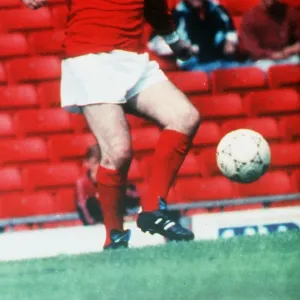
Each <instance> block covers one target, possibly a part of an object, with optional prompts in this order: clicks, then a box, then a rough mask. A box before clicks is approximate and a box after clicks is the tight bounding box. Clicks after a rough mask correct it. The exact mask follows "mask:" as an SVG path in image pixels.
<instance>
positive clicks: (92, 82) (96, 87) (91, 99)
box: [61, 50, 167, 113]
mask: <svg viewBox="0 0 300 300" xmlns="http://www.w3.org/2000/svg"><path fill="white" fill-rule="evenodd" d="M164 80H167V77H166V76H165V74H164V73H163V71H162V70H161V69H160V68H159V65H158V63H157V62H155V61H150V60H149V55H148V54H147V53H143V54H137V53H134V52H128V51H122V50H114V51H112V52H109V53H98V54H87V55H82V56H78V57H74V58H67V59H64V60H63V61H62V77H61V106H62V107H63V108H65V109H67V110H68V111H70V112H74V113H82V109H81V107H82V106H85V105H90V104H98V103H115V104H121V103H126V102H127V101H128V100H129V99H130V98H131V97H133V96H135V95H137V94H138V93H140V92H141V91H143V90H145V89H146V88H148V87H150V86H152V85H154V84H156V83H158V82H161V81H164Z"/></svg>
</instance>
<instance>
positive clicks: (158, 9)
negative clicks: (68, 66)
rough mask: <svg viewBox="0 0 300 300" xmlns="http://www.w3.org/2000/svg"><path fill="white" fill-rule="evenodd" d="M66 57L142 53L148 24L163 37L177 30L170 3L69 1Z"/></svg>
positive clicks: (157, 0) (155, 0)
mask: <svg viewBox="0 0 300 300" xmlns="http://www.w3.org/2000/svg"><path fill="white" fill-rule="evenodd" d="M68 6H69V15H68V21H67V28H66V39H65V43H64V45H65V50H66V55H67V57H74V56H79V55H84V54H89V53H98V52H109V51H112V50H126V51H133V52H140V51H141V50H142V43H141V37H142V30H143V24H144V22H145V21H147V22H149V23H150V25H152V26H153V27H154V29H155V30H156V31H157V32H158V33H160V34H168V33H171V32H172V31H173V30H174V28H175V27H174V23H173V21H172V16H171V13H170V11H169V9H168V4H167V0H69V4H68Z"/></svg>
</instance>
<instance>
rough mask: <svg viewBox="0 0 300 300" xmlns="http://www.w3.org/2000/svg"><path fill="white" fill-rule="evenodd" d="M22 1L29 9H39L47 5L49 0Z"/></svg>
mask: <svg viewBox="0 0 300 300" xmlns="http://www.w3.org/2000/svg"><path fill="white" fill-rule="evenodd" d="M22 1H23V3H24V4H25V5H26V6H27V7H29V8H31V9H38V8H40V7H42V6H44V5H45V4H46V3H47V0H22Z"/></svg>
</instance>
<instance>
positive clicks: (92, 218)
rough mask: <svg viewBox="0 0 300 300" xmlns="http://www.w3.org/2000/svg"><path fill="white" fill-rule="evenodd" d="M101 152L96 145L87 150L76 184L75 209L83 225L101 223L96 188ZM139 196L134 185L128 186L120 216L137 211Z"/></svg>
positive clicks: (100, 211)
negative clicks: (81, 172)
mask: <svg viewBox="0 0 300 300" xmlns="http://www.w3.org/2000/svg"><path fill="white" fill-rule="evenodd" d="M100 159H101V152H100V148H99V146H98V145H94V146H92V147H90V148H88V150H87V153H86V156H85V161H84V167H85V169H86V172H85V174H84V175H83V176H82V177H80V178H79V179H78V180H77V182H76V199H75V200H76V207H77V210H78V213H79V216H80V219H81V221H82V222H83V224H84V225H92V224H97V223H103V216H102V210H101V207H100V202H99V200H98V199H99V197H101V195H98V192H97V186H96V184H97V183H96V174H97V171H98V166H99V162H100ZM139 202H140V196H139V194H138V192H137V190H136V187H135V185H133V184H128V185H127V190H126V195H125V199H123V204H124V205H123V208H122V210H123V211H122V212H120V213H121V214H123V215H125V214H126V212H128V211H130V210H132V211H137V210H138V208H139Z"/></svg>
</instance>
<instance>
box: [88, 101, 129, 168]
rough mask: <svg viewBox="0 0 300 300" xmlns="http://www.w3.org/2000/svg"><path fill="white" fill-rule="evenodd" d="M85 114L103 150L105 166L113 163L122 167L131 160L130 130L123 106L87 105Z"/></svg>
mask: <svg viewBox="0 0 300 300" xmlns="http://www.w3.org/2000/svg"><path fill="white" fill-rule="evenodd" d="M83 113H84V116H85V118H86V120H87V122H88V124H89V127H90V129H91V130H92V132H93V134H94V135H95V137H96V139H97V141H98V143H99V146H100V148H101V155H102V161H101V162H103V160H104V163H105V164H107V163H109V164H110V163H113V164H116V166H115V167H120V166H119V164H120V163H121V164H122V163H123V162H124V161H127V160H129V159H130V158H131V156H132V150H131V139H130V134H129V128H128V123H127V120H126V117H125V113H124V110H123V107H122V106H121V105H118V104H95V105H87V106H84V107H83ZM105 160H109V162H107V161H106V162H105Z"/></svg>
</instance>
